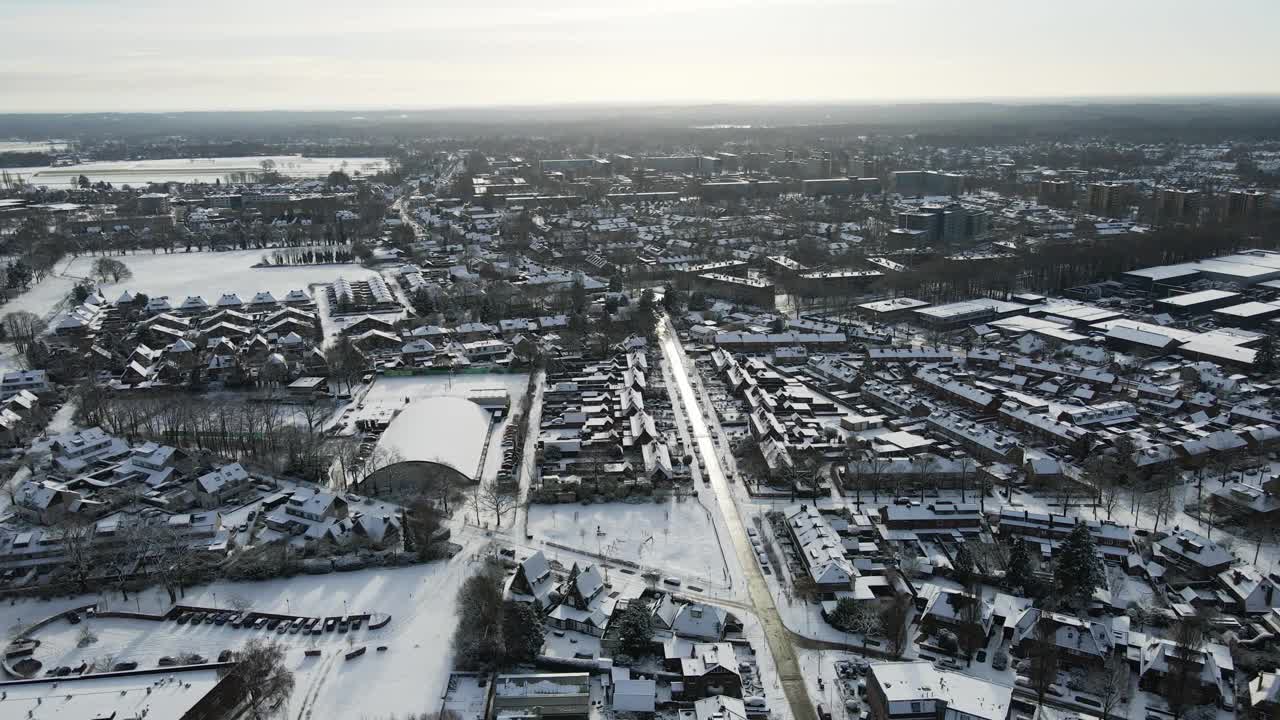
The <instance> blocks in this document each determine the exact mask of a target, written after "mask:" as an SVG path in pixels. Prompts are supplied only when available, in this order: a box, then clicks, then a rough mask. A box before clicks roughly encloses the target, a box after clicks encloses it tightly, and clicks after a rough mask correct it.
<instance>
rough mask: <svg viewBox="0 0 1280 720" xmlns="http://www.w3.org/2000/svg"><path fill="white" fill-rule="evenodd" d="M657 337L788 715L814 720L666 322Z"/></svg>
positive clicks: (797, 667) (785, 635)
mask: <svg viewBox="0 0 1280 720" xmlns="http://www.w3.org/2000/svg"><path fill="white" fill-rule="evenodd" d="M659 333H660V335H661V340H660V342H661V344H662V353H663V355H664V356H665V357H666V360H667V364H668V365H669V366H670V367H671V372H672V374H673V376H674V377H675V381H676V389H677V390H678V391H679V393H680V397H681V398H682V399H683V400H684V404H685V408H686V410H687V411H688V419H689V423H690V424H691V425H692V426H693V437H694V439H695V440H696V441H697V443H698V449H699V451H700V454H701V455H702V471H703V472H704V473H706V477H707V478H709V479H710V481H711V487H712V489H713V490H714V491H715V496H716V502H717V503H718V504H719V505H720V512H721V514H722V515H723V516H724V521H725V529H726V531H727V532H728V534H729V539H730V540H731V541H732V542H733V549H734V552H735V553H736V554H737V556H738V563H739V564H740V565H741V566H742V571H743V573H744V574H745V575H746V579H747V593H748V596H749V597H750V599H751V607H752V609H753V611H754V612H755V614H756V616H757V617H759V618H760V625H761V626H762V627H763V629H764V636H765V639H766V641H767V642H768V643H769V651H770V653H771V654H772V655H773V662H774V665H775V666H776V667H777V671H778V681H779V682H780V683H781V684H782V690H783V692H784V693H785V694H786V696H787V703H788V704H789V705H790V706H791V716H792V717H793V718H795V720H817V712H816V711H815V710H814V706H813V702H812V701H811V700H810V699H809V691H808V689H807V688H806V687H805V683H804V678H803V677H802V676H801V675H800V662H799V660H798V659H797V658H796V653H795V648H794V646H793V645H792V642H791V633H790V632H789V631H788V630H787V627H786V625H784V624H783V622H782V616H781V615H780V614H779V613H778V607H777V605H776V604H775V603H774V599H773V593H771V592H769V585H768V584H767V583H766V582H765V579H764V574H763V573H761V572H760V565H759V563H757V562H756V557H755V551H754V550H753V549H752V547H751V542H750V540H749V539H748V538H747V531H746V525H745V524H744V522H743V518H742V515H741V514H739V512H738V505H737V503H735V502H734V501H733V488H731V487H729V480H728V478H726V477H725V473H724V471H723V469H722V468H721V466H720V455H719V453H718V452H717V451H716V448H715V445H714V444H713V443H712V442H711V436H710V433H709V431H708V429H707V424H706V422H704V421H703V419H702V413H701V411H700V408H702V404H701V403H699V402H698V396H697V395H696V394H695V393H694V390H693V385H692V384H691V383H690V381H689V370H688V367H687V366H686V364H685V356H684V351H683V349H682V348H681V347H680V341H679V339H678V338H677V337H676V332H675V328H673V327H672V326H671V322H670V320H664V322H663V323H662V325H660V326H659Z"/></svg>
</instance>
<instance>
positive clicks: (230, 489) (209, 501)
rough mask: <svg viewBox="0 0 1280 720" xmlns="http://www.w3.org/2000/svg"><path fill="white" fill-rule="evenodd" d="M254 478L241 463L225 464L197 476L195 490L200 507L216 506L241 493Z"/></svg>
mask: <svg viewBox="0 0 1280 720" xmlns="http://www.w3.org/2000/svg"><path fill="white" fill-rule="evenodd" d="M251 481H252V479H251V478H250V477H249V473H248V472H247V471H246V470H245V469H244V467H243V466H241V465H240V463H232V464H230V465H223V466H222V467H220V468H217V469H216V470H213V471H210V472H207V473H205V474H204V475H201V476H200V477H198V478H196V481H195V487H194V488H193V490H194V491H195V494H196V500H197V501H198V502H199V503H200V507H204V508H215V507H218V506H219V505H222V504H223V503H224V502H226V500H227V498H229V497H232V496H233V495H235V494H236V493H239V492H240V491H241V490H243V489H244V488H245V487H247V486H248V485H249V483H250V482H251Z"/></svg>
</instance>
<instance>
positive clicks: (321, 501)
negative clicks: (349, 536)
mask: <svg viewBox="0 0 1280 720" xmlns="http://www.w3.org/2000/svg"><path fill="white" fill-rule="evenodd" d="M284 511H285V513H286V514H288V515H292V516H294V517H298V518H302V519H303V520H310V521H312V522H320V521H321V520H341V519H342V518H345V517H346V516H347V501H346V500H343V499H342V498H340V497H338V496H337V495H335V494H333V493H331V492H323V491H311V490H296V491H294V493H293V495H291V496H290V497H289V501H288V502H287V503H286V504H285V506H284Z"/></svg>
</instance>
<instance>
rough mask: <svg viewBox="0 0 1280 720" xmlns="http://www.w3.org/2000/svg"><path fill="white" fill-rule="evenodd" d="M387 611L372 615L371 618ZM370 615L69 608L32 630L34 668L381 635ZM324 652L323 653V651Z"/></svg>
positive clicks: (116, 664) (196, 656)
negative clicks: (153, 615)
mask: <svg viewBox="0 0 1280 720" xmlns="http://www.w3.org/2000/svg"><path fill="white" fill-rule="evenodd" d="M384 618H385V616H382V617H379V616H376V615H375V616H372V621H373V622H374V623H375V624H377V623H379V622H381V621H382V620H383V619H384ZM370 622H371V616H369V615H365V614H361V615H350V616H346V615H343V616H329V617H301V616H289V615H268V614H258V613H253V612H251V611H247V612H237V611H234V610H226V611H221V612H216V613H215V612H198V611H197V612H190V611H182V610H175V611H174V612H172V613H170V615H169V619H166V620H143V619H135V618H119V617H95V616H93V615H91V614H89V615H84V616H78V615H68V616H67V617H64V618H63V619H60V620H57V621H55V622H53V623H51V624H49V625H47V626H45V627H43V628H41V629H40V630H39V631H38V632H36V633H34V634H33V637H34V638H35V639H36V640H38V641H39V642H40V645H39V646H38V647H37V648H36V649H35V651H34V653H33V654H32V657H33V658H34V659H35V660H37V661H39V662H40V663H41V664H42V666H43V667H42V668H41V669H40V671H39V674H40V675H49V674H53V675H59V674H61V675H66V674H71V673H75V672H77V671H81V670H83V671H97V672H104V671H107V670H129V669H139V668H141V669H146V668H154V667H167V666H173V665H188V664H201V663H206V662H217V661H219V660H223V661H225V660H226V659H228V658H229V657H230V651H234V650H236V649H238V648H240V647H241V646H242V645H244V644H245V643H247V642H248V641H249V640H250V639H253V638H264V639H269V640H271V641H272V642H278V643H280V644H282V645H284V646H286V647H287V648H293V649H298V648H302V649H306V650H319V651H322V652H323V651H324V650H326V649H329V650H331V651H333V650H338V649H342V650H346V649H349V648H351V647H356V646H360V645H364V644H367V643H374V642H375V641H379V640H381V641H385V640H386V639H389V638H383V637H382V636H381V635H380V634H379V632H378V631H377V630H376V629H373V630H371V629H370V627H369V625H370ZM324 654H329V653H324Z"/></svg>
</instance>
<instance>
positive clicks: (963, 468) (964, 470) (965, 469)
mask: <svg viewBox="0 0 1280 720" xmlns="http://www.w3.org/2000/svg"><path fill="white" fill-rule="evenodd" d="M956 465H957V466H959V468H960V502H962V503H963V502H966V500H965V495H964V493H965V484H966V483H967V482H968V479H969V471H970V470H972V469H973V458H971V457H969V456H968V455H962V456H961V457H960V459H959V460H957V461H956Z"/></svg>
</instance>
